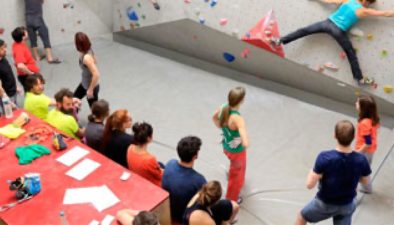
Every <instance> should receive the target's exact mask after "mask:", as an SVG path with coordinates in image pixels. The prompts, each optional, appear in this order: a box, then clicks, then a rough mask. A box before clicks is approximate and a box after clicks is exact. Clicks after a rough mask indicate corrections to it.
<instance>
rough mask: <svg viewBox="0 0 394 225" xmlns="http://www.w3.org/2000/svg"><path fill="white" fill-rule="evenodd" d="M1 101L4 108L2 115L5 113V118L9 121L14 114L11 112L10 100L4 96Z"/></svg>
mask: <svg viewBox="0 0 394 225" xmlns="http://www.w3.org/2000/svg"><path fill="white" fill-rule="evenodd" d="M2 101H3V107H4V113H5V118H7V119H10V118H12V117H13V116H14V113H13V112H12V105H11V101H10V98H8V96H7V95H6V94H4V96H3V97H2Z"/></svg>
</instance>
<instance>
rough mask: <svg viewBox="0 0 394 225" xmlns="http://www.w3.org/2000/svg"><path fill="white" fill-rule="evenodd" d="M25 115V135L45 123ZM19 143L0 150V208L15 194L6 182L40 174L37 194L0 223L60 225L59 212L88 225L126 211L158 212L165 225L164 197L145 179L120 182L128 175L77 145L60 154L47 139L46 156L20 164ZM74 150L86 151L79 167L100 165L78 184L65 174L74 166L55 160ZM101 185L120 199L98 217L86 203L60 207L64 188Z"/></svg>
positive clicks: (71, 221) (133, 177)
mask: <svg viewBox="0 0 394 225" xmlns="http://www.w3.org/2000/svg"><path fill="white" fill-rule="evenodd" d="M21 112H22V110H18V111H16V112H14V118H13V119H10V120H7V119H5V118H4V117H1V118H0V127H2V126H4V125H6V124H8V123H10V122H11V121H12V120H14V119H15V118H16V117H17V116H18V115H19V114H20V113H21ZM29 116H30V118H31V121H30V122H29V123H28V124H27V125H25V126H24V129H25V130H26V131H31V130H33V129H34V128H35V127H37V126H38V125H41V124H44V122H43V121H41V120H40V119H38V118H36V117H34V116H32V115H31V114H29ZM23 140H24V138H23V136H21V137H19V138H18V139H16V140H13V141H11V142H10V143H9V144H8V145H7V146H5V147H4V148H3V149H0V205H3V204H7V203H10V202H13V201H15V200H16V198H15V192H14V191H10V190H9V186H8V184H7V182H6V181H7V180H14V179H15V178H16V177H19V176H23V175H24V174H25V173H29V172H37V173H40V174H41V184H42V190H41V192H40V193H39V194H37V195H36V196H35V197H34V198H32V199H30V200H28V201H26V202H23V203H21V204H19V205H17V206H15V207H13V208H11V209H8V210H7V211H5V212H2V213H0V218H1V219H2V220H3V221H4V222H5V223H7V224H16V225H18V224H23V225H25V224H32V225H33V224H34V225H35V224H37V225H38V224H39V225H44V224H61V221H60V216H59V213H60V211H64V212H65V215H66V219H67V221H68V223H69V224H70V225H73V224H89V223H90V222H91V221H92V220H97V221H101V220H102V219H103V218H104V217H105V215H107V214H110V215H113V216H116V212H117V211H118V210H120V209H124V208H129V209H135V210H148V211H159V214H160V219H161V224H170V216H169V200H168V193H167V192H166V191H164V190H163V189H161V188H158V187H157V186H155V185H153V184H151V183H150V182H149V181H147V180H145V179H144V178H142V177H140V176H138V175H137V174H133V173H132V175H131V177H130V178H129V179H128V180H127V181H121V180H120V176H121V174H122V173H123V172H124V171H128V170H127V169H124V168H123V167H122V166H120V165H118V164H116V163H114V162H113V161H111V160H110V159H108V158H106V157H105V156H103V155H101V154H100V153H98V152H96V151H94V150H91V149H90V148H89V147H87V146H85V145H84V144H82V143H80V142H78V141H76V140H69V141H67V145H68V148H67V150H65V151H61V152H58V151H55V150H54V149H53V147H52V142H51V140H46V141H45V142H43V143H40V144H42V145H45V146H46V147H48V148H49V149H50V150H51V154H50V155H47V156H43V157H41V158H38V159H36V160H34V161H33V162H32V163H31V164H28V165H19V164H18V158H17V157H16V155H15V148H16V147H18V146H21V145H23V142H24V141H23ZM73 146H80V147H83V148H84V149H86V150H88V151H90V153H89V154H88V155H86V156H85V157H83V158H82V159H81V160H79V161H78V162H80V161H82V160H83V159H86V158H89V159H92V160H94V161H96V162H98V163H100V164H101V166H100V167H99V168H97V169H96V170H95V171H94V172H93V173H91V174H89V175H88V176H87V177H86V178H85V179H84V180H82V181H78V180H75V179H74V178H71V177H69V176H67V175H65V173H66V172H67V171H68V170H69V169H71V168H72V167H73V166H75V165H76V164H78V162H76V163H75V164H73V165H72V166H70V167H67V166H65V165H63V164H61V163H60V162H58V161H56V160H55V159H56V158H58V157H59V156H61V155H62V154H64V153H66V152H67V151H68V150H69V149H71V148H72V147H73ZM101 185H107V186H108V187H109V188H110V189H111V190H112V192H113V193H114V194H115V195H116V196H117V197H118V198H119V199H120V202H119V203H117V204H116V205H114V206H112V207H111V208H108V209H106V210H104V211H102V212H98V211H97V210H96V209H95V208H94V207H93V205H91V204H78V205H63V198H64V194H65V190H66V189H68V188H79V187H92V186H101ZM0 224H1V222H0ZM112 224H116V222H113V223H112Z"/></svg>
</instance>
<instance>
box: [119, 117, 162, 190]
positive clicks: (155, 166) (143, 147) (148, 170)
mask: <svg viewBox="0 0 394 225" xmlns="http://www.w3.org/2000/svg"><path fill="white" fill-rule="evenodd" d="M133 132H134V144H132V145H130V147H129V149H128V150H127V163H128V165H129V169H130V170H131V171H133V172H134V173H137V174H139V175H140V176H142V177H144V178H145V179H147V180H149V181H150V182H152V183H153V184H155V185H157V186H159V187H161V180H162V177H163V170H162V169H161V168H160V166H159V163H158V162H157V160H156V157H155V156H154V155H152V154H150V153H149V152H148V145H149V144H150V143H151V142H152V135H153V128H152V126H151V125H150V124H148V123H145V122H143V123H136V124H134V126H133Z"/></svg>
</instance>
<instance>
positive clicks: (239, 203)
mask: <svg viewBox="0 0 394 225" xmlns="http://www.w3.org/2000/svg"><path fill="white" fill-rule="evenodd" d="M243 201H244V199H243V198H242V197H241V196H239V197H238V200H237V204H238V205H241V204H242V202H243Z"/></svg>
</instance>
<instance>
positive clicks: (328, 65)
mask: <svg viewBox="0 0 394 225" xmlns="http://www.w3.org/2000/svg"><path fill="white" fill-rule="evenodd" d="M324 67H325V68H327V69H329V70H332V71H335V72H336V71H338V70H339V67H338V66H337V65H335V64H334V63H332V62H327V63H325V64H324Z"/></svg>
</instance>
